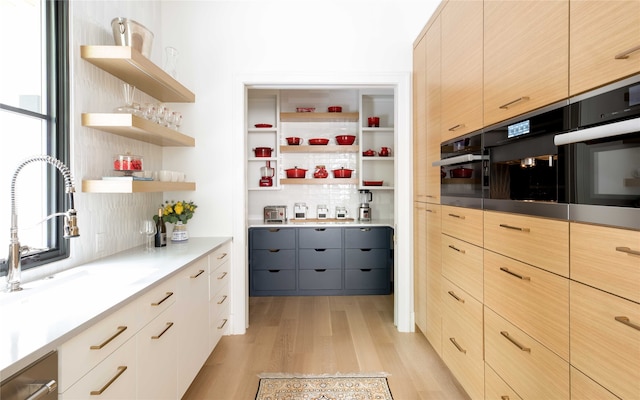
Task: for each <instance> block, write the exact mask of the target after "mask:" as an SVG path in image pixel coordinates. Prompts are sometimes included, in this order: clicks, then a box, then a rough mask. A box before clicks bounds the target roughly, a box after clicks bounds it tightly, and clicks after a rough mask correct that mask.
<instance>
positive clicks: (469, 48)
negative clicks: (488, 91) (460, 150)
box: [440, 1, 483, 141]
mask: <svg viewBox="0 0 640 400" xmlns="http://www.w3.org/2000/svg"><path fill="white" fill-rule="evenodd" d="M482 8H483V2H482V1H450V2H448V3H447V6H446V7H445V8H444V9H443V10H442V14H441V15H440V20H441V24H442V60H441V62H442V64H441V68H440V71H441V78H442V82H441V88H442V132H441V136H442V137H441V141H445V140H449V139H453V138H456V137H458V136H460V135H464V134H467V133H470V132H473V131H476V130H478V129H480V128H482V121H483V116H482V53H483V48H482V46H483V43H482V36H483V20H482Z"/></svg>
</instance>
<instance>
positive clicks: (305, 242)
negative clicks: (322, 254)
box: [298, 228, 342, 249]
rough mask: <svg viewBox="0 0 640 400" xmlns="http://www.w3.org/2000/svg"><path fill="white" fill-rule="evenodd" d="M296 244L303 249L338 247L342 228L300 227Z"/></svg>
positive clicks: (340, 242) (340, 243)
mask: <svg viewBox="0 0 640 400" xmlns="http://www.w3.org/2000/svg"><path fill="white" fill-rule="evenodd" d="M298 244H299V247H300V248H305V249H329V248H334V249H340V248H342V228H300V230H299V231H298Z"/></svg>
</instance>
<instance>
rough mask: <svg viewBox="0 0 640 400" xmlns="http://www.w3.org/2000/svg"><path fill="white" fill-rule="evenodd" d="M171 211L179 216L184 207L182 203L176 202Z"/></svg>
mask: <svg viewBox="0 0 640 400" xmlns="http://www.w3.org/2000/svg"><path fill="white" fill-rule="evenodd" d="M173 210H174V211H175V212H176V214H178V215H180V214H182V211H183V210H184V207H183V206H182V202H178V203H177V204H176V206H175V207H174V208H173Z"/></svg>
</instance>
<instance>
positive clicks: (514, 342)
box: [500, 331, 531, 353]
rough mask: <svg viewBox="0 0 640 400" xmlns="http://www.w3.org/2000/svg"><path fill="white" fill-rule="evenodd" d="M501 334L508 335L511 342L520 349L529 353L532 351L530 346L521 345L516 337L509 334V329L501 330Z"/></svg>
mask: <svg viewBox="0 0 640 400" xmlns="http://www.w3.org/2000/svg"><path fill="white" fill-rule="evenodd" d="M500 334H501V335H502V336H504V337H506V338H507V339H508V340H509V341H510V342H511V343H513V344H515V345H516V346H517V347H518V348H519V349H520V350H522V351H526V352H527V353H531V349H530V348H528V347H524V346H523V345H521V344H520V343H518V342H517V341H516V340H515V339H514V338H512V337H511V336H509V332H507V331H500Z"/></svg>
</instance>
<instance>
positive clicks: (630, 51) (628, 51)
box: [614, 45, 640, 60]
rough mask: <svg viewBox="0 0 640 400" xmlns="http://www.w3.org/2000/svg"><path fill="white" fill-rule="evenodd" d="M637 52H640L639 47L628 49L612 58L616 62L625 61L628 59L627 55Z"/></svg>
mask: <svg viewBox="0 0 640 400" xmlns="http://www.w3.org/2000/svg"><path fill="white" fill-rule="evenodd" d="M638 50H640V45H639V46H636V47H632V48H630V49H628V50H625V51H623V52H622V53H618V54H616V56H615V57H614V58H615V59H616V60H625V59H627V58H629V54H631V53H635V52H636V51H638Z"/></svg>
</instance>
